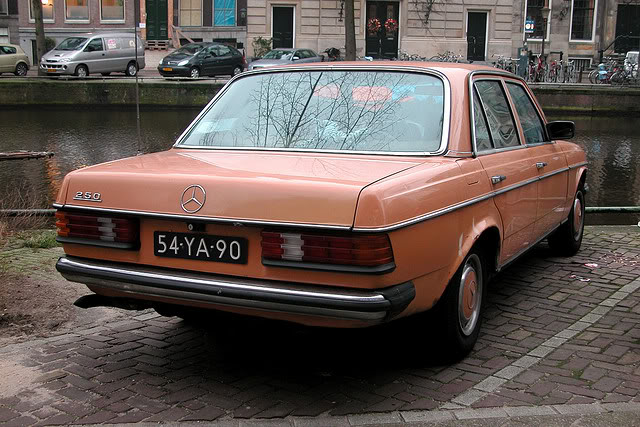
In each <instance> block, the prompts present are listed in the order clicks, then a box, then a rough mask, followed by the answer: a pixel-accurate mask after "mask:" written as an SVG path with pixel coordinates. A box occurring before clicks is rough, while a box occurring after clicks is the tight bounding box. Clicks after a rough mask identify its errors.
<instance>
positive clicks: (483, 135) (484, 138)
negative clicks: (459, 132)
mask: <svg viewBox="0 0 640 427" xmlns="http://www.w3.org/2000/svg"><path fill="white" fill-rule="evenodd" d="M483 111H484V108H483V107H482V104H481V103H480V98H478V93H477V92H476V91H475V90H474V91H473V119H474V120H473V121H474V126H475V135H476V149H477V150H478V151H486V150H492V149H493V144H492V143H491V135H489V128H488V127H487V119H486V118H485V116H484V112H483Z"/></svg>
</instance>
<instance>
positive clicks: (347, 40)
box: [344, 0, 356, 61]
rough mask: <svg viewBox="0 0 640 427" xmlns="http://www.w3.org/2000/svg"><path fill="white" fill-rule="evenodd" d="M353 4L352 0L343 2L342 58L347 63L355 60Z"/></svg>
mask: <svg viewBox="0 0 640 427" xmlns="http://www.w3.org/2000/svg"><path fill="white" fill-rule="evenodd" d="M353 3H354V0H344V46H345V53H344V56H345V59H346V60H347V61H355V60H356V24H355V13H354V4H353Z"/></svg>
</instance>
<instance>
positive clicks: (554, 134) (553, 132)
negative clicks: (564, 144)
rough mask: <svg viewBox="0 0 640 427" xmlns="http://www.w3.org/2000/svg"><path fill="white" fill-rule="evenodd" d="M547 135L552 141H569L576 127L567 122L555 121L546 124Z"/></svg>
mask: <svg viewBox="0 0 640 427" xmlns="http://www.w3.org/2000/svg"><path fill="white" fill-rule="evenodd" d="M547 133H548V134H549V138H550V139H551V140H552V141H555V140H556V139H571V138H573V135H575V133H576V125H575V123H573V122H570V121H567V120H557V121H555V122H549V123H547Z"/></svg>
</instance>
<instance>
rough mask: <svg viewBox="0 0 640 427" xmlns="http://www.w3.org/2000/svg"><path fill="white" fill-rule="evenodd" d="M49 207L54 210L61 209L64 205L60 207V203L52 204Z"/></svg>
mask: <svg viewBox="0 0 640 427" xmlns="http://www.w3.org/2000/svg"><path fill="white" fill-rule="evenodd" d="M51 206H52V207H53V208H54V209H62V207H63V206H64V205H61V204H60V203H54V204H52V205H51Z"/></svg>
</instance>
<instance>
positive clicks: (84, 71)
mask: <svg viewBox="0 0 640 427" xmlns="http://www.w3.org/2000/svg"><path fill="white" fill-rule="evenodd" d="M75 74H76V76H78V77H87V76H88V75H89V69H88V68H87V66H86V65H78V66H77V67H76V73H75Z"/></svg>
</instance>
